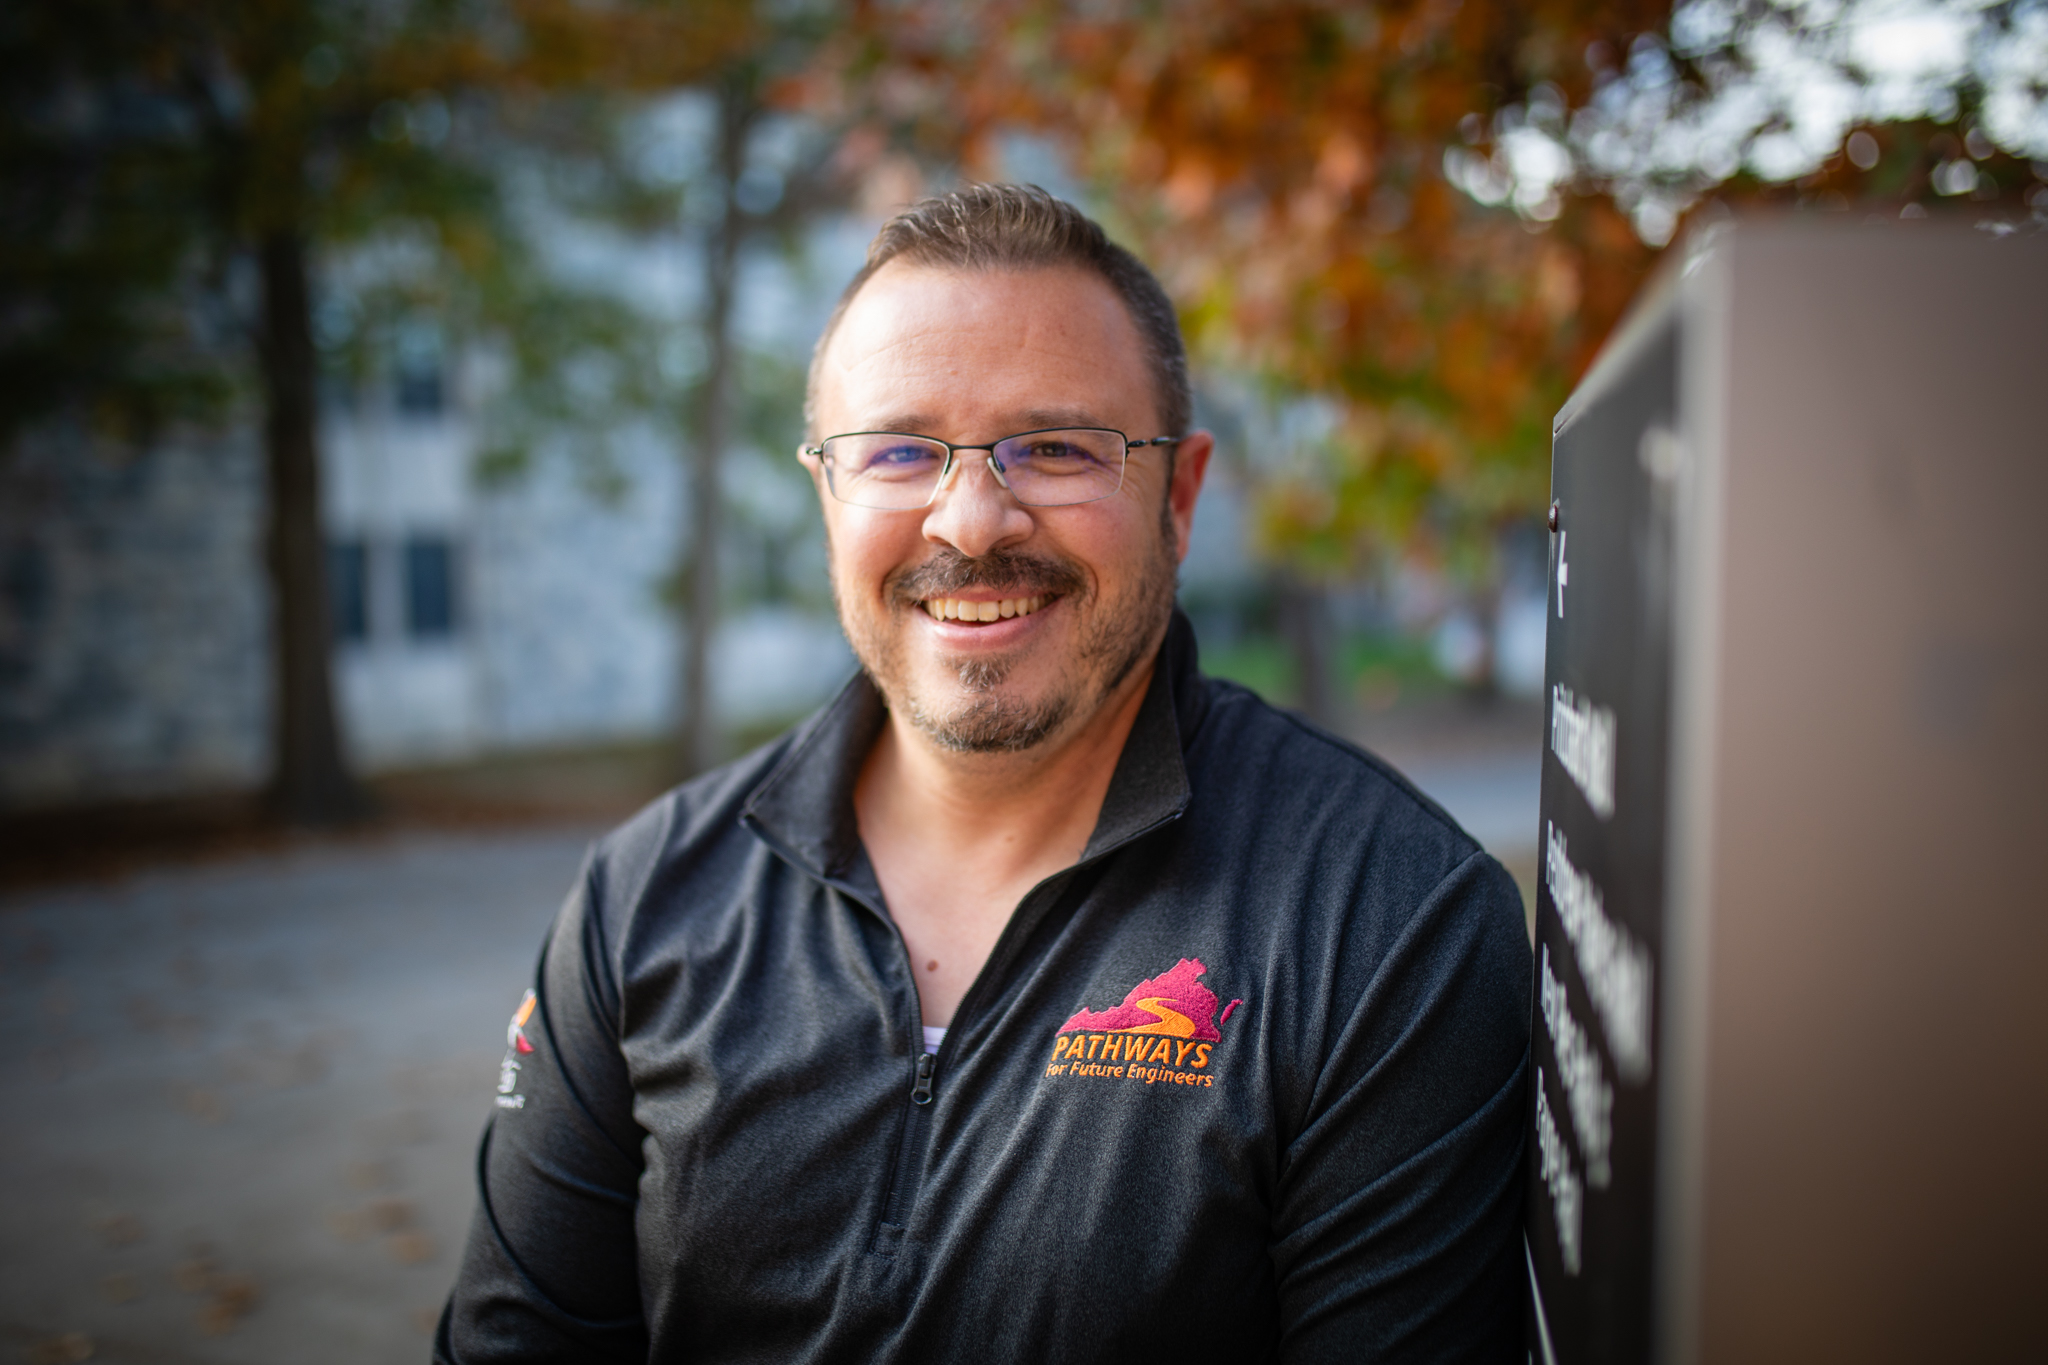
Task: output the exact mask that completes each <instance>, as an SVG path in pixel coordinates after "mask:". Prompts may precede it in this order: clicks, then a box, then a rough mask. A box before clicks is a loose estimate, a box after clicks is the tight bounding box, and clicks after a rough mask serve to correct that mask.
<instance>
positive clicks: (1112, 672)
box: [806, 186, 1210, 752]
mask: <svg viewBox="0 0 2048 1365" xmlns="http://www.w3.org/2000/svg"><path fill="white" fill-rule="evenodd" d="M807 406H808V409H809V411H808V416H809V420H810V424H811V433H812V437H813V448H815V444H816V442H818V441H822V440H823V439H824V438H827V437H832V436H835V435H839V434H842V433H848V432H866V431H890V432H902V433H907V434H911V435H918V436H926V437H933V438H936V439H938V440H940V441H946V442H951V443H953V444H955V445H976V446H990V445H993V444H994V443H995V442H996V441H999V440H1001V439H1003V438H1005V437H1008V436H1012V435H1016V434H1018V433H1022V432H1030V431H1037V430H1041V429H1044V428H1051V427H1088V428H1104V429H1108V430H1112V431H1117V432H1121V433H1123V434H1124V435H1125V436H1127V437H1129V438H1131V440H1133V441H1134V442H1135V441H1144V440H1147V439H1149V438H1154V437H1161V436H1169V437H1185V438H1186V439H1185V440H1183V441H1182V442H1181V444H1180V445H1179V446H1178V447H1175V446H1170V445H1169V446H1147V447H1140V448H1135V449H1133V450H1132V451H1131V452H1130V455H1129V458H1128V462H1127V464H1126V465H1125V468H1124V473H1123V480H1122V483H1121V486H1118V487H1116V488H1115V491H1113V492H1109V493H1108V494H1107V495H1106V496H1103V497H1100V498H1099V499H1097V500H1094V501H1088V502H1082V503H1078V504H1072V505H1061V506H1027V505H1025V504H1024V503H1023V502H1020V501H1019V500H1018V497H1017V495H1016V492H1015V491H1013V489H1012V488H1009V487H1006V486H1005V484H1004V482H1003V480H1002V479H1000V478H999V477H998V476H997V474H996V472H995V471H994V470H993V469H992V468H991V467H990V464H989V459H990V454H989V452H988V451H986V450H962V451H959V452H958V453H957V454H956V455H955V456H954V465H955V467H954V468H953V470H952V472H951V474H950V475H949V476H948V478H947V479H946V481H945V483H944V484H943V485H942V486H940V487H939V488H938V490H937V491H936V492H935V493H933V494H932V496H931V499H930V501H929V502H928V503H926V504H925V505H922V506H916V507H911V508H909V509H906V510H879V509H876V508H873V507H868V506H858V505H852V504H849V503H848V502H845V501H841V500H840V498H839V497H837V496H835V494H834V493H833V492H832V491H831V481H830V480H829V479H828V477H827V474H828V471H827V470H826V468H825V465H824V462H823V460H822V459H821V458H820V457H819V456H817V455H814V454H813V455H807V456H806V459H807V462H808V463H809V464H810V466H811V468H812V472H813V474H814V476H816V479H817V483H818V491H819V496H820V498H821V500H822V502H823V506H824V510H825V526H826V533H827V537H828V540H829V542H830V551H831V565H832V575H833V592H834V595H835V597H836V599H837V601H838V604H839V612H840V619H841V621H842V622H843V623H844V625H845V627H846V633H847V637H848V639H849V640H851V641H852V643H853V646H854V650H855V652H856V653H857V654H858V655H859V656H860V659H861V662H862V664H863V665H864V666H865V667H866V668H867V670H868V672H869V673H870V675H871V676H873V678H874V679H875V682H876V684H877V685H878V686H879V687H880V688H881V690H882V692H883V695H884V696H885V697H886V698H887V700H888V702H889V705H890V707H891V708H892V710H894V711H896V712H897V713H898V714H899V715H901V716H903V717H904V718H906V719H908V720H910V721H911V722H913V723H914V724H915V725H916V726H917V727H918V728H919V729H920V730H921V731H923V732H924V733H925V734H926V735H927V736H929V737H930V738H931V739H932V740H934V741H935V742H937V743H938V744H940V745H941V746H943V747H946V748H949V749H954V750H961V751H982V752H990V751H1016V750H1023V749H1029V748H1031V747H1033V746H1034V745H1036V744H1039V743H1041V742H1042V741H1045V740H1047V739H1049V738H1053V737H1056V736H1059V735H1061V734H1064V733H1070V732H1072V731H1073V730H1074V729H1075V728H1077V727H1079V726H1081V725H1083V724H1085V723H1086V722H1087V720H1088V719H1090V718H1091V717H1093V716H1095V715H1096V714H1098V713H1100V712H1101V710H1102V708H1103V707H1104V705H1105V704H1106V703H1107V702H1108V701H1109V700H1110V699H1111V697H1112V696H1114V695H1117V693H1118V689H1119V688H1123V687H1126V686H1127V685H1128V684H1130V683H1131V682H1132V681H1133V680H1134V679H1135V678H1136V677H1138V676H1140V666H1141V665H1142V664H1144V663H1145V662H1146V661H1147V660H1149V658H1150V657H1151V654H1152V651H1153V650H1155V649H1156V648H1157V646H1158V642H1159V638H1160V635H1161V634H1162V633H1163V631H1164V629H1165V625H1166V618H1167V616H1168V614H1169V612H1170V611H1171V607H1172V601H1173V588H1174V573H1175V568H1176V566H1177V565H1178V563H1179V561H1180V558H1181V557H1182V556H1183V555H1185V554H1186V550H1187V534H1188V528H1189V524H1190V522H1191V520H1192V517H1193V513H1194V503H1195V497H1196V494H1197V493H1198V492H1199V490H1200V487H1201V479H1202V473H1203V471H1204V469H1205V468H1206V466H1207V461H1208V454H1209V447H1210V443H1209V438H1208V437H1207V436H1206V435H1204V434H1200V433H1193V434H1190V433H1187V432H1186V431H1185V429H1184V428H1185V424H1186V421H1187V414H1188V406H1189V402H1188V387H1187V367H1186V360H1185V355H1184V352H1183V350H1182V347H1181V341H1180V334H1179V329H1178V326H1177V324H1176V323H1175V321H1174V315H1173V311H1172V307H1171V305H1170V304H1169V303H1168V302H1167V300H1166V296H1165V293H1164V291H1162V290H1161V289H1160V288H1159V285H1158V282H1157V281H1156V280H1154V279H1153V278H1152V276H1151V274H1150V273H1149V272H1148V271H1146V270H1145V268H1144V267H1143V266H1142V265H1140V264H1139V263H1138V262H1137V260H1136V259H1135V258H1134V257H1132V256H1131V255H1130V254H1129V253H1128V252H1125V251H1123V250H1122V249H1121V248H1119V247H1116V246H1115V245H1113V244H1112V243H1110V242H1109V241H1108V240H1107V239H1106V238H1105V237H1104V236H1103V234H1102V231H1101V229H1100V228H1098V227H1097V226H1096V225H1095V224H1094V223H1092V222H1090V221H1088V219H1087V218H1085V217H1084V216H1082V215H1081V214H1080V213H1079V212H1078V211H1076V210H1075V209H1073V208H1072V207H1071V206H1069V205H1066V204H1062V203H1060V202H1059V201H1057V200H1055V199H1053V198H1052V197H1051V196H1049V195H1047V194H1045V193H1044V192H1043V191H1041V190H1036V189H1020V188H1016V187H1011V186H975V187H972V188H969V189H966V190H962V191H959V192H957V193H955V194H951V195H946V196H943V197H942V198H939V199H933V200H927V201H925V202H924V203H921V204H918V205H916V206H914V207H913V208H911V209H910V210H909V211H907V212H906V213H904V214H903V215H901V216H900V217H898V218H897V219H895V220H894V221H892V222H891V223H890V224H888V225H887V226H886V227H884V228H883V229H882V232H881V234H880V235H879V236H878V237H877V238H876V240H875V244H874V246H873V247H872V248H871V250H870V252H869V257H868V264H867V266H866V267H865V268H864V269H863V270H862V271H861V273H860V274H859V275H858V276H857V277H856V278H855V280H854V282H853V284H852V285H851V286H849V288H848V290H847V292H846V294H845V295H844V296H843V297H842V298H841V300H840V304H839V308H838V310H837V311H836V312H835V313H834V315H833V318H832V321H831V323H830V324H829V325H828V327H827V329H826V332H825V335H824V337H823V338H822V339H821V340H820V342H819V345H818V350H817V353H816V356H815V357H814V359H813V361H812V366H811V388H810V400H809V403H808V405H807ZM1173 454H1177V455H1178V459H1175V458H1173ZM830 472H831V473H832V474H833V475H835V476H837V477H839V478H840V479H841V491H842V492H844V491H845V488H844V477H845V473H846V471H844V470H843V469H840V468H837V467H835V468H834V469H833V470H832V471H830ZM963 605H964V607H965V610H964V611H963ZM1005 611H1007V612H1009V613H1010V614H1008V615H1003V614H1002V613H1003V612H1005ZM982 614H989V615H993V616H995V618H996V619H994V620H990V621H986V622H984V621H980V620H979V619H977V618H978V617H979V616H980V615H982Z"/></svg>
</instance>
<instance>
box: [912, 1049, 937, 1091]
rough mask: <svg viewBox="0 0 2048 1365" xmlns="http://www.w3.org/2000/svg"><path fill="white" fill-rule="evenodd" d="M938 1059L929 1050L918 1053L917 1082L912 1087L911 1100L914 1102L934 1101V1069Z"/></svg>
mask: <svg viewBox="0 0 2048 1365" xmlns="http://www.w3.org/2000/svg"><path fill="white" fill-rule="evenodd" d="M938 1060H939V1059H938V1058H936V1057H934V1056H932V1054H931V1053H929V1052H920V1053H918V1054H917V1084H916V1085H913V1086H912V1087H910V1102H911V1103H912V1104H930V1103H931V1102H932V1069H933V1067H934V1066H936V1065H937V1063H938Z"/></svg>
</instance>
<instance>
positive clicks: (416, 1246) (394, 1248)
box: [384, 1231, 434, 1265]
mask: <svg viewBox="0 0 2048 1365" xmlns="http://www.w3.org/2000/svg"><path fill="white" fill-rule="evenodd" d="M384 1249H385V1250H386V1251H388V1252H390V1253H391V1259H392V1260H394V1261H396V1262H398V1263H399V1264H400V1265H419V1264H421V1263H423V1262H426V1261H431V1260H433V1259H434V1239H433V1238H431V1237H429V1236H427V1234H426V1233H424V1232H418V1231H414V1232H394V1233H392V1234H391V1235H390V1236H389V1237H387V1238H385V1239H384Z"/></svg>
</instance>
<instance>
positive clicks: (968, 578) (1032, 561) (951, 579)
mask: <svg viewBox="0 0 2048 1365" xmlns="http://www.w3.org/2000/svg"><path fill="white" fill-rule="evenodd" d="M1086 586H1087V579H1086V577H1085V576H1084V575H1083V574H1082V573H1081V569H1080V567H1079V566H1078V565H1076V564H1074V563H1073V562H1071V561H1069V560H1064V559H1050V558H1047V557H1045V556H1042V555H1032V554H1020V553H1018V552H1016V551H1014V550H1002V549H996V550H990V551H989V552H988V553H987V554H985V555H982V556H980V557H979V558H973V559H970V558H969V557H968V556H966V555H963V554H961V553H960V552H959V551H958V550H955V549H953V548H951V547H950V546H945V547H941V548H940V549H939V550H938V552H937V553H935V554H934V555H933V556H932V557H931V558H930V559H927V560H926V561H925V562H924V563H922V564H918V565H916V566H914V567H912V568H908V569H903V570H900V571H899V572H897V573H895V574H893V575H892V576H891V577H890V579H889V582H888V594H889V600H890V601H891V602H893V603H895V604H896V605H898V606H916V605H917V604H918V603H919V602H922V601H924V600H925V599H927V598H931V597H950V596H952V595H953V594H955V593H958V592H960V591H962V590H963V589H967V588H992V589H994V590H996V591H998V592H1001V593H1004V594H1006V595H1010V596H1016V597H1032V596H1040V595H1043V596H1048V597H1054V596H1058V597H1065V596H1069V595H1072V594H1074V593H1078V592H1080V591H1081V590H1082V589H1083V588H1084V587H1086Z"/></svg>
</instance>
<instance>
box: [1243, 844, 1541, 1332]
mask: <svg viewBox="0 0 2048 1365" xmlns="http://www.w3.org/2000/svg"><path fill="white" fill-rule="evenodd" d="M1529 973H1530V966H1529V944H1528V939H1527V937H1526V934H1525V931H1524V929H1523V917H1522V904H1521V896H1520V894H1519V893H1518V892H1517V891H1516V890H1515V886H1514V883H1513V882H1512V881H1511V880H1510V879H1509V878H1508V875H1507V873H1506V872H1505V871H1504V870H1503V869H1502V868H1501V866H1500V864H1499V863H1497V862H1495V861H1494V860H1493V859H1492V858H1490V857H1488V856H1487V855H1486V854H1484V853H1477V852H1475V853H1473V854H1472V855H1471V856H1470V857H1468V858H1467V859H1466V860H1465V861H1464V862H1462V863H1461V864H1459V865H1458V867H1457V868H1455V869H1454V870H1453V871H1452V872H1451V873H1450V874H1449V876H1447V877H1446V878H1445V879H1444V881H1443V882H1442V883H1441V884H1440V885H1439V886H1437V887H1436V888H1435V890H1434V891H1433V892H1432V893H1431V894H1430V895H1429V896H1428V897H1427V899H1426V900H1425V901H1424V902H1423V904H1422V905H1421V906H1420V908H1419V909H1418V910H1417V912H1416V913H1415V915H1414V916H1413V918H1412V919H1411V920H1410V921H1409V923H1408V924H1407V925H1406V927H1405V928H1404V929H1403V930H1402V931H1401V933H1400V935H1399V937H1398V938H1397V939H1396V940H1395V941H1394V943H1393V945H1392V948H1391V951H1389V952H1388V953H1387V954H1386V955H1385V957H1384V958H1383V959H1382V960H1381V961H1380V962H1379V963H1378V965H1377V966H1376V968H1375V969H1374V970H1373V971H1372V973H1371V976H1370V978H1369V980H1368V982H1367V984H1366V987H1365V990H1364V991H1363V993H1362V994H1361V996H1360V998H1359V999H1358V1000H1357V1001H1356V1003H1355V1006H1354V1007H1353V1008H1352V1009H1351V1011H1350V1013H1349V1015H1348V1017H1342V1016H1341V1015H1340V1016H1339V1018H1338V1019H1337V1020H1336V1024H1335V1028H1336V1037H1335V1041H1334V1045H1333V1046H1332V1047H1331V1048H1330V1049H1329V1052H1328V1054H1327V1060H1326V1061H1325V1063H1324V1065H1323V1067H1322V1070H1321V1073H1320V1074H1319V1075H1318V1076H1317V1077H1316V1078H1315V1083H1314V1089H1313V1093H1312V1096H1311V1098H1310V1102H1309V1105H1308V1109H1307V1113H1306V1115H1305V1118H1304V1121H1303V1123H1302V1125H1301V1127H1300V1129H1299V1133H1298V1136H1297V1137H1296V1138H1295V1139H1294V1140H1293V1141H1292V1142H1291V1143H1290V1144H1289V1146H1288V1148H1287V1150H1286V1152H1285V1153H1284V1155H1283V1159H1282V1168H1281V1173H1280V1182H1279V1186H1278V1190H1277V1199H1276V1203H1275V1229H1274V1234H1273V1235H1274V1242H1273V1252H1272V1254H1273V1263H1274V1270H1275V1274H1276V1276H1277V1280H1278V1289H1279V1298H1280V1315H1281V1351H1280V1358H1281V1359H1282V1360H1284V1361H1287V1362H1290V1363H1292V1362H1310V1361H1339V1360H1341V1361H1347V1362H1348V1361H1364V1360H1370V1361H1384V1362H1393V1361H1431V1362H1437V1361H1501V1362H1507V1361H1515V1362H1520V1361H1522V1360H1523V1359H1524V1347H1523V1330H1524V1329H1523V1314H1524V1297H1525V1294H1526V1289H1525V1286H1524V1283H1523V1276H1522V1252H1521V1226H1522V1200H1523V1192H1524V1188H1525V1186H1524V1175H1523V1143H1524V1130H1525V1128H1526V1126H1527V1124H1526V1121H1525V1120H1526V1117H1527V1116H1526V1112H1525V1111H1526V1109H1527V1084H1528V1053H1529Z"/></svg>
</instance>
